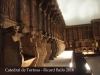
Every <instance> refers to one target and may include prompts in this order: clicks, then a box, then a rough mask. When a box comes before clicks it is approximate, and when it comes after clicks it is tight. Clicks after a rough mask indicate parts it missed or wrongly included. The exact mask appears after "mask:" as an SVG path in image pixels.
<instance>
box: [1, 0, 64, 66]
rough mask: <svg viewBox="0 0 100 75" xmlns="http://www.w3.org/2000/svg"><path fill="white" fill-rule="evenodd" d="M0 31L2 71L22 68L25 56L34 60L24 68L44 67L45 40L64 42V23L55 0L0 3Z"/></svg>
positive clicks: (22, 0) (45, 54) (6, 0)
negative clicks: (3, 69)
mask: <svg viewBox="0 0 100 75" xmlns="http://www.w3.org/2000/svg"><path fill="white" fill-rule="evenodd" d="M0 27H1V29H0V30H1V31H2V32H1V33H0V34H1V35H0V37H3V39H2V41H3V42H1V41H0V44H2V45H0V46H2V47H0V53H3V54H2V55H1V56H2V57H1V56H0V63H1V66H4V67H21V66H22V65H23V63H24V64H25V63H27V62H26V61H25V60H26V56H27V60H28V59H34V60H31V61H30V65H28V66H25V65H23V67H39V66H44V61H45V59H46V56H48V55H47V54H48V53H47V49H46V46H44V45H45V44H46V43H47V41H48V40H46V39H44V38H45V37H47V38H50V39H51V40H52V42H54V40H57V39H59V40H62V41H64V38H63V37H64V35H63V34H64V29H65V23H64V20H63V17H62V14H61V12H60V9H59V6H58V4H57V2H56V0H12V1H9V0H0ZM53 39H54V40H53ZM43 40H45V42H43ZM41 42H42V43H41ZM49 44H50V45H51V42H49ZM42 45H43V46H42ZM55 45H56V43H55ZM61 45H62V44H61ZM60 47H62V46H60ZM1 48H2V49H1ZM63 49H64V48H61V51H62V50H63ZM44 50H45V51H44ZM55 50H57V47H56V48H55ZM52 51H53V50H52ZM52 51H48V52H52ZM25 54H26V55H25ZM55 54H56V53H55ZM49 57H50V55H49V56H48V61H49ZM1 59H2V62H1ZM12 61H13V62H12ZM28 63H29V62H28Z"/></svg>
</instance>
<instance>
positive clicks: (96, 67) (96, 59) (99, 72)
mask: <svg viewBox="0 0 100 75" xmlns="http://www.w3.org/2000/svg"><path fill="white" fill-rule="evenodd" d="M85 59H86V61H87V63H88V64H89V66H90V68H91V69H92V72H93V75H100V56H93V57H92V56H91V57H85Z"/></svg>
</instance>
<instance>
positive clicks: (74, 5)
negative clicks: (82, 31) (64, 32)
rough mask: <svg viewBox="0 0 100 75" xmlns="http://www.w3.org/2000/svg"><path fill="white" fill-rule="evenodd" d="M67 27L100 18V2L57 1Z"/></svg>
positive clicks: (90, 0) (97, 0) (99, 0)
mask: <svg viewBox="0 0 100 75" xmlns="http://www.w3.org/2000/svg"><path fill="white" fill-rule="evenodd" d="M57 2H58V5H59V8H60V10H61V12H62V15H63V18H64V21H65V23H66V25H67V26H70V25H78V24H87V23H90V21H91V20H92V19H98V18H100V0H57Z"/></svg>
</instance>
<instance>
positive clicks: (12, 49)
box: [2, 26, 22, 67]
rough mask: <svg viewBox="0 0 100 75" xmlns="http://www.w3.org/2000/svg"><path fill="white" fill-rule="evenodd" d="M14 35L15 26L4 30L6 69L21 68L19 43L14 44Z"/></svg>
mask: <svg viewBox="0 0 100 75" xmlns="http://www.w3.org/2000/svg"><path fill="white" fill-rule="evenodd" d="M14 33H15V31H14V27H13V26H11V27H8V28H6V29H3V33H2V36H3V53H4V54H3V55H4V65H3V66H4V67H21V63H22V60H21V55H20V51H19V42H18V41H17V42H14V40H13V38H12V36H13V35H14Z"/></svg>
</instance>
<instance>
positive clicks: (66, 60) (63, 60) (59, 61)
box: [45, 51, 73, 67]
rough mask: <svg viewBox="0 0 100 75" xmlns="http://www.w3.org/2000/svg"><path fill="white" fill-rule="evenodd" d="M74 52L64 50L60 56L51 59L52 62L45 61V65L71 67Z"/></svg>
mask: <svg viewBox="0 0 100 75" xmlns="http://www.w3.org/2000/svg"><path fill="white" fill-rule="evenodd" d="M72 54H73V51H64V52H62V53H61V54H60V55H59V56H57V57H56V58H54V60H50V63H45V67H69V64H70V63H71V58H72ZM71 66H72V65H71Z"/></svg>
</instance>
